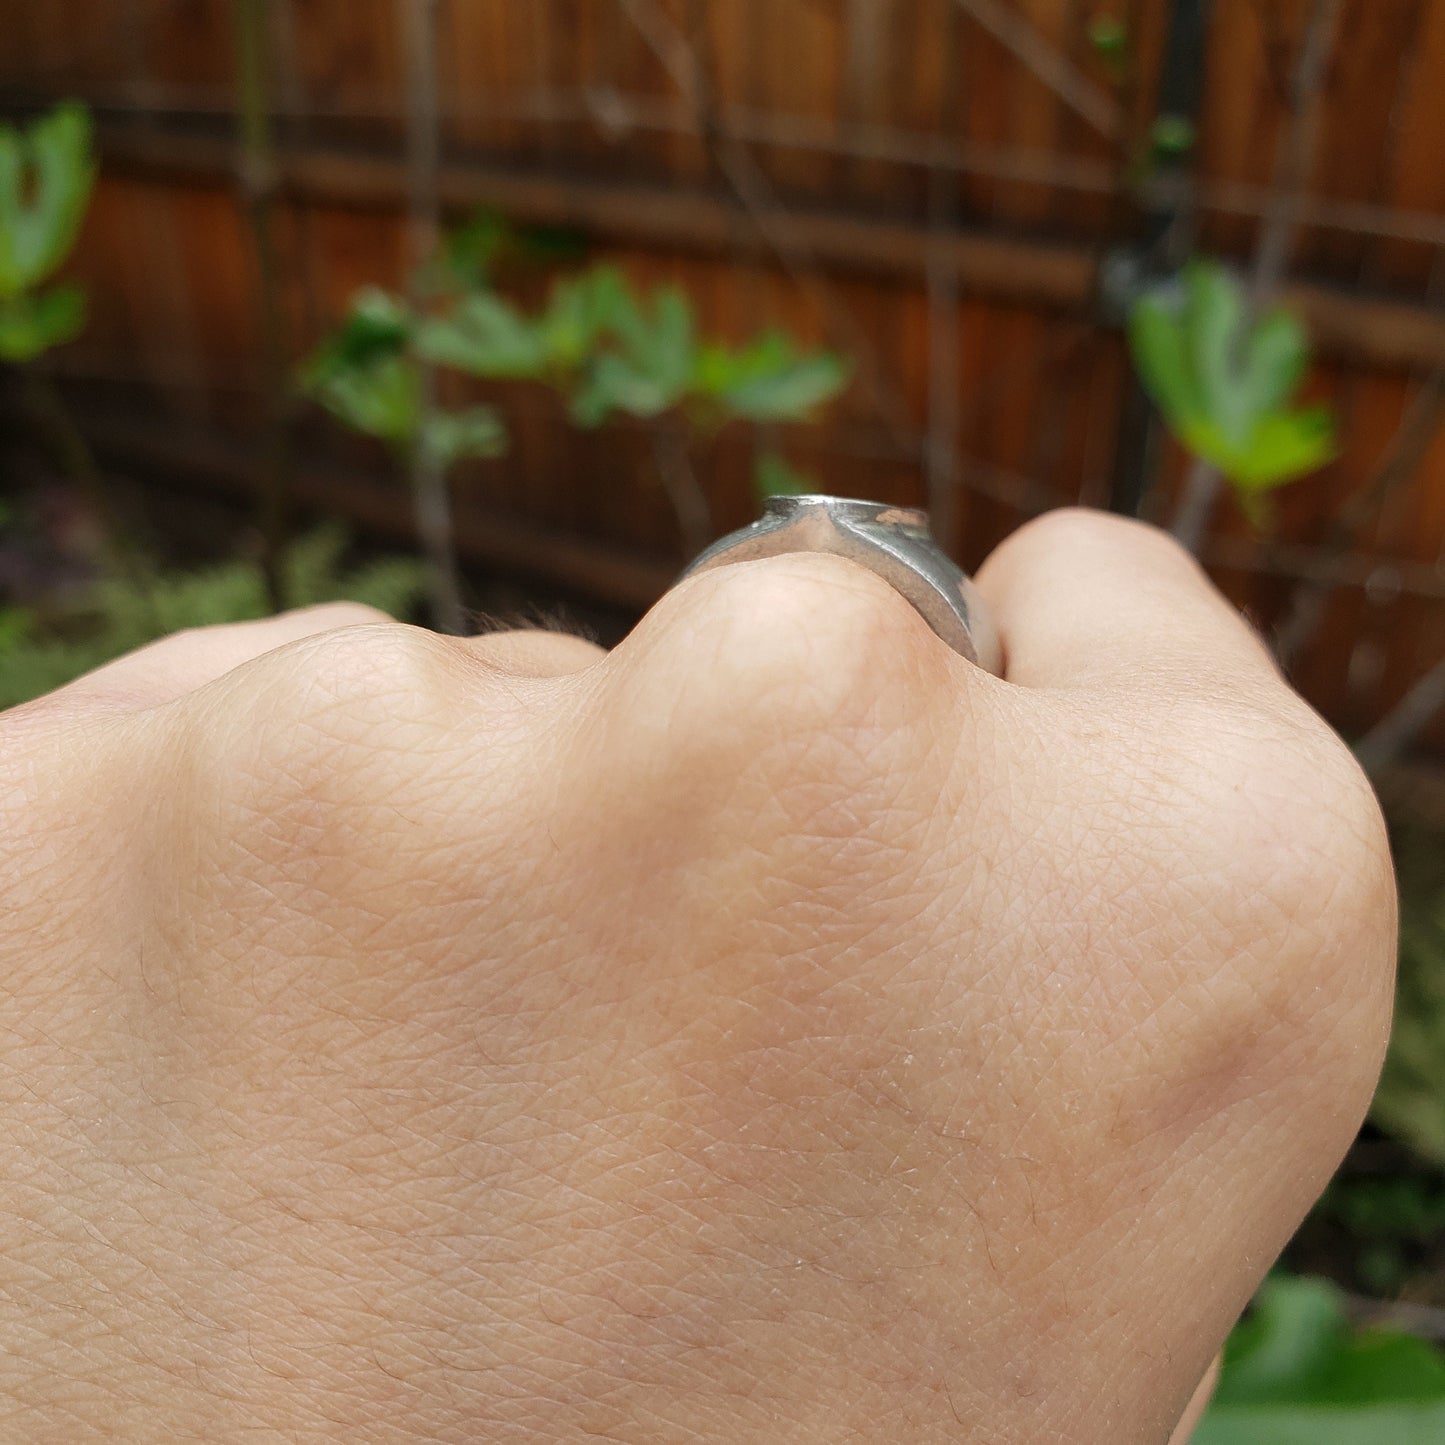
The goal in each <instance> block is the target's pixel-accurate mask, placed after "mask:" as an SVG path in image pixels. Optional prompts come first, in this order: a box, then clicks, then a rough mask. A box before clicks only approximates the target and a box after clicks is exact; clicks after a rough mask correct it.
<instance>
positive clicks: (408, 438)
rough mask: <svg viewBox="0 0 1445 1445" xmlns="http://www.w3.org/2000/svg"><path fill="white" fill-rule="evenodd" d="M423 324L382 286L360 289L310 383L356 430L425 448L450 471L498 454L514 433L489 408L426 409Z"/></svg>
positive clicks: (315, 363)
mask: <svg viewBox="0 0 1445 1445" xmlns="http://www.w3.org/2000/svg"><path fill="white" fill-rule="evenodd" d="M421 325H422V321H421V319H420V318H419V317H418V316H417V314H416V313H415V312H414V311H413V310H412V308H411V307H410V306H409V305H408V304H407V303H406V302H404V301H402V300H401V299H399V298H398V297H395V296H392V295H390V294H388V293H387V292H385V291H382V290H380V289H379V288H377V287H367V288H366V289H365V290H362V291H359V292H358V293H357V294H356V296H355V298H354V299H353V300H352V303H351V308H350V310H349V311H348V312H347V314H346V318H345V320H344V321H343V322H342V324H341V326H340V327H339V328H338V329H337V331H336V333H335V334H334V335H333V336H332V337H331V338H330V339H329V340H328V341H327V342H326V343H325V344H324V345H323V346H322V347H321V349H320V350H319V351H318V352H317V353H316V355H315V356H314V357H313V358H312V359H311V362H310V363H309V365H308V366H307V367H306V369H305V372H304V373H303V378H302V381H303V385H304V386H305V388H306V390H308V391H309V392H310V393H311V394H312V395H313V396H314V397H315V398H316V399H317V400H318V401H319V402H320V403H321V404H322V405H323V406H324V407H326V408H327V410H328V411H330V412H332V413H334V414H335V415H336V416H337V417H339V418H340V419H341V420H342V421H344V422H345V423H346V424H347V425H348V426H349V427H351V428H352V429H353V430H354V431H359V432H362V433H364V434H365V435H367V436H373V437H377V438H378V439H379V440H381V441H384V442H386V443H387V444H388V445H389V446H390V447H392V448H393V449H394V450H396V451H397V452H399V453H408V452H410V451H411V450H412V448H414V447H416V446H422V447H424V448H426V449H427V450H428V451H429V452H430V453H431V454H432V456H433V457H434V458H435V459H436V460H437V461H438V462H439V464H440V465H441V466H442V468H443V469H445V468H446V467H448V466H450V465H451V463H452V462H454V461H457V460H459V459H460V458H462V457H491V456H499V455H500V454H501V453H502V452H504V451H505V450H506V446H507V435H506V429H505V427H504V426H503V424H502V419H501V417H500V416H499V415H498V414H497V412H496V411H495V410H494V409H493V408H491V407H486V406H472V407H466V408H463V409H461V410H458V411H447V410H445V409H444V408H441V407H438V406H435V405H427V404H426V400H425V393H424V388H423V385H422V374H421V360H422V358H421V357H420V355H419V353H418V350H417V348H416V346H415V344H414V343H415V339H416V335H417V332H418V330H419V328H420V327H421Z"/></svg>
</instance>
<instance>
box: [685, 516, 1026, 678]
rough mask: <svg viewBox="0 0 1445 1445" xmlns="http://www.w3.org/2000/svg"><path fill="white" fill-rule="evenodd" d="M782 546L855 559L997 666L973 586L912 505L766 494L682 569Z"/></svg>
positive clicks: (938, 627)
mask: <svg viewBox="0 0 1445 1445" xmlns="http://www.w3.org/2000/svg"><path fill="white" fill-rule="evenodd" d="M789 552H827V553H830V554H831V555H833V556H835V557H847V558H850V559H851V560H852V561H854V562H859V563H861V564H862V565H863V566H864V567H866V568H868V570H869V571H870V572H874V573H876V574H877V575H878V576H879V577H881V578H882V579H883V580H884V581H885V582H887V583H888V584H889V586H891V587H892V588H893V589H894V591H896V592H897V593H899V594H900V596H902V597H903V598H905V599H906V600H907V601H908V602H909V603H910V604H911V605H912V607H913V609H914V611H916V612H917V613H918V614H919V616H920V617H922V618H923V620H924V621H925V622H926V623H927V624H928V625H929V627H931V628H932V629H933V631H934V632H935V633H937V634H938V636H939V637H941V638H942V639H943V640H944V641H945V642H946V643H947V644H948V645H949V646H950V647H951V648H953V650H954V651H955V652H957V653H959V654H960V655H961V656H963V657H966V658H967V659H968V660H969V661H970V662H972V663H975V664H977V665H978V666H979V667H981V668H983V669H984V670H985V671H987V672H991V673H994V674H995V675H997V674H999V673H1000V671H1001V668H1002V653H1001V649H1000V647H999V640H998V632H997V630H996V629H995V627H994V625H993V620H992V619H991V618H990V617H989V615H988V609H987V608H986V607H985V606H984V604H983V599H982V598H981V597H980V596H979V594H978V589H977V588H975V587H974V585H973V583H972V582H970V581H969V579H968V577H967V576H966V575H965V574H964V573H963V572H961V571H960V570H959V569H958V568H957V567H956V566H954V564H953V563H952V562H951V561H950V560H949V559H948V558H947V557H946V556H944V554H943V552H942V551H941V550H940V548H939V546H938V544H937V543H936V542H935V541H934V540H933V537H932V534H931V533H930V532H929V530H928V513H927V512H924V511H921V510H919V509H918V508H916V507H893V506H889V505H888V504H886V503H884V502H859V501H854V500H852V499H851V498H848V497H823V496H803V497H769V498H768V500H767V503H766V505H765V507H764V509H763V515H762V518H761V519H760V520H759V521H756V522H754V523H753V524H752V526H750V527H744V528H742V529H741V530H740V531H737V532H731V533H729V534H728V535H727V536H726V537H724V538H722V540H721V541H718V542H714V543H713V544H712V546H711V547H709V548H707V550H706V551H704V552H702V553H701V554H699V556H698V557H697V558H696V559H695V560H694V561H693V562H692V563H691V565H690V566H689V567H688V568H687V570H686V571H685V572H684V573H683V574H682V576H683V577H691V576H693V575H694V574H696V573H698V572H710V571H712V569H713V568H715V567H726V566H730V565H731V564H732V563H734V562H752V561H756V560H757V559H758V558H761V557H779V556H782V555H784V554H785V553H789ZM678 580H679V581H681V580H682V578H681V577H680V578H679V579H678Z"/></svg>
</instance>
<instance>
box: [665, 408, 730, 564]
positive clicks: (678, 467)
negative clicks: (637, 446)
mask: <svg viewBox="0 0 1445 1445" xmlns="http://www.w3.org/2000/svg"><path fill="white" fill-rule="evenodd" d="M649 435H650V437H651V439H652V455H653V458H654V460H655V461H656V462H657V475H658V478H659V479H660V481H661V482H662V489H663V491H665V492H666V493H667V499H668V501H670V502H671V503H672V510H673V512H674V514H675V515H676V517H677V527H678V531H679V532H680V533H681V534H682V542H683V546H684V547H685V548H686V549H687V555H688V556H689V557H695V556H697V554H698V553H699V552H701V551H702V550H703V548H704V547H706V546H707V545H708V543H709V542H711V541H713V540H714V538H715V536H716V532H715V529H714V526H713V519H712V508H711V507H710V506H709V505H708V500H707V493H706V492H704V491H703V489H702V485H701V483H699V481H698V479H697V474H696V473H695V472H694V471H693V469H692V458H691V457H690V456H689V455H688V449H687V423H686V422H685V421H683V420H682V418H680V417H677V416H663V417H659V418H658V419H657V420H656V421H655V422H654V423H653V425H652V427H651V428H650V431H649Z"/></svg>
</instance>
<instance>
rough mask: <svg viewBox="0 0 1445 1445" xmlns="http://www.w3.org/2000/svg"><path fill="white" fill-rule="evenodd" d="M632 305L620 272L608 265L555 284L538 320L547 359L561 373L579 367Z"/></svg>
mask: <svg viewBox="0 0 1445 1445" xmlns="http://www.w3.org/2000/svg"><path fill="white" fill-rule="evenodd" d="M631 305H633V302H632V300H631V297H630V295H629V293H628V291H627V286H626V282H625V281H624V280H623V279H622V274H621V272H619V271H617V270H616V269H615V268H613V267H610V266H599V267H596V268H595V269H593V270H592V271H588V272H585V273H584V274H583V275H581V276H574V277H572V278H570V279H568V280H563V281H558V282H557V284H556V285H555V286H553V288H552V295H551V298H550V299H549V301H548V303H547V309H546V310H545V311H544V312H543V313H542V321H541V330H542V338H543V342H544V344H545V345H546V348H547V356H548V358H549V360H550V361H551V362H552V364H553V365H554V366H556V367H558V368H559V369H561V370H564V371H566V370H573V369H575V368H576V367H578V366H580V365H581V364H582V363H583V362H584V361H585V360H586V359H587V357H588V355H589V354H590V353H591V351H592V349H593V347H594V346H595V345H596V343H597V341H598V338H599V337H600V336H601V335H602V334H603V333H604V332H605V331H607V330H608V329H610V328H615V326H616V325H617V321H618V318H619V315H620V314H621V313H623V312H624V311H625V310H626V308H628V307H629V306H631Z"/></svg>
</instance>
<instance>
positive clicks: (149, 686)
mask: <svg viewBox="0 0 1445 1445" xmlns="http://www.w3.org/2000/svg"><path fill="white" fill-rule="evenodd" d="M378 622H386V623H392V624H393V625H395V622H394V619H393V618H391V617H389V616H388V615H387V614H386V613H385V612H381V611H379V610H378V609H377V608H375V607H367V606H365V605H363V604H362V603H360V602H327V603H323V604H321V605H320V606H317V607H298V608H295V609H293V610H292V611H290V612H281V613H278V614H277V615H276V616H275V617H266V618H262V619H260V620H259V621H256V622H224V623H218V624H216V625H214V626H211V627H193V628H188V629H187V630H186V631H184V632H176V633H173V634H172V635H171V636H170V637H163V638H161V639H160V640H159V641H157V642H152V643H149V644H147V645H146V646H145V647H142V648H139V649H138V650H137V651H135V652H129V653H127V654H126V655H125V656H124V657H118V658H116V660H115V661H114V662H108V663H106V664H105V666H104V667H98V668H96V669H95V671H94V672H88V673H86V674H85V675H84V676H83V677H79V678H77V679H76V680H75V681H74V682H72V683H70V684H68V685H67V686H65V687H63V688H61V689H59V691H57V692H54V693H51V694H50V695H49V697H48V698H47V699H44V701H47V702H54V703H56V704H60V705H68V704H76V703H79V704H84V705H86V706H98V707H106V708H115V709H118V710H120V711H124V712H131V711H139V710H140V709H142V708H150V707H158V706H160V705H161V704H163V703H167V702H173V701H175V699H176V698H179V697H184V696H185V695H186V694H187V693H190V692H194V691H195V690H196V689H197V688H198V687H204V686H205V684H206V683H208V682H214V681H215V680H216V678H218V677H222V676H224V675H225V674H226V673H228V672H230V671H231V670H232V669H233V668H237V667H239V666H240V665H241V664H242V663H245V662H250V661H251V660H252V659H253V658H256V657H260V656H261V655H262V654H263V653H266V652H271V651H274V650H275V649H276V648H278V647H284V646H285V645H286V644H287V643H288V642H296V641H298V640H299V639H301V638H303V637H313V636H315V635H316V634H317V633H322V632H333V631H335V630H336V629H337V628H339V627H354V626H357V625H358V624H366V625H375V624H376V623H378Z"/></svg>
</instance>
